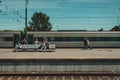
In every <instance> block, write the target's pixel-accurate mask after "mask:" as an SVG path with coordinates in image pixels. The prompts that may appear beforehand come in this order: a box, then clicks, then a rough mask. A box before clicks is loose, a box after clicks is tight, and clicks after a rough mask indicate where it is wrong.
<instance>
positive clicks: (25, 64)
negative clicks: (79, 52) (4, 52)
mask: <svg viewBox="0 0 120 80" xmlns="http://www.w3.org/2000/svg"><path fill="white" fill-rule="evenodd" d="M21 71H22V72H49V71H58V72H60V71H75V72H76V71H120V60H0V72H21Z"/></svg>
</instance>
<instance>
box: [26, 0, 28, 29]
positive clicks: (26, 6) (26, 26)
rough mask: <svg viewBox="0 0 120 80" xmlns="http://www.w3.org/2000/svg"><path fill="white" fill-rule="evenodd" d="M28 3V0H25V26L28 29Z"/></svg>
mask: <svg viewBox="0 0 120 80" xmlns="http://www.w3.org/2000/svg"><path fill="white" fill-rule="evenodd" d="M27 4H28V0H25V28H26V29H27Z"/></svg>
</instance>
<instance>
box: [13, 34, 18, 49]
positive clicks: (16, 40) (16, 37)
mask: <svg viewBox="0 0 120 80" xmlns="http://www.w3.org/2000/svg"><path fill="white" fill-rule="evenodd" d="M17 42H19V34H14V47H15V44H16V43H17Z"/></svg>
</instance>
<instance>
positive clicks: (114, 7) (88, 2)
mask: <svg viewBox="0 0 120 80" xmlns="http://www.w3.org/2000/svg"><path fill="white" fill-rule="evenodd" d="M27 8H28V25H29V21H31V17H32V15H33V13H34V12H43V13H45V14H47V16H49V17H50V23H51V24H52V30H53V31H56V30H99V29H101V28H103V29H104V30H110V29H111V28H112V27H114V26H116V25H119V24H120V20H119V17H120V9H119V8H120V0H28V5H27ZM24 27H25V0H0V30H23V29H24Z"/></svg>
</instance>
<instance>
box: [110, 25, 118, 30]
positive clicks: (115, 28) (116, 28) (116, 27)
mask: <svg viewBox="0 0 120 80" xmlns="http://www.w3.org/2000/svg"><path fill="white" fill-rule="evenodd" d="M110 31H120V25H119V26H114V27H113V28H112V29H111V30H110Z"/></svg>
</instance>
